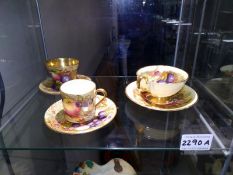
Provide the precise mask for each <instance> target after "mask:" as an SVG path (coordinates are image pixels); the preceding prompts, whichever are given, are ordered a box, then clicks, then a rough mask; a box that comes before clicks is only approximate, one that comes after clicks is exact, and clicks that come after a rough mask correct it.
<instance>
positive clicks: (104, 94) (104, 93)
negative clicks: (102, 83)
mask: <svg viewBox="0 0 233 175" xmlns="http://www.w3.org/2000/svg"><path fill="white" fill-rule="evenodd" d="M97 93H102V94H103V98H102V99H101V100H100V101H99V102H98V103H97V104H96V105H95V107H96V106H98V105H99V104H100V103H101V102H102V101H103V100H104V99H105V98H106V97H107V92H106V91H105V90H104V89H96V90H95V94H96V95H97Z"/></svg>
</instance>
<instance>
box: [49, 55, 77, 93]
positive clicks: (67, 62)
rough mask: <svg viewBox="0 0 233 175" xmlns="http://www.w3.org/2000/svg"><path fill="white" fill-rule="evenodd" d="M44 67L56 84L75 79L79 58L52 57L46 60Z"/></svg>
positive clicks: (58, 85) (59, 84)
mask: <svg viewBox="0 0 233 175" xmlns="http://www.w3.org/2000/svg"><path fill="white" fill-rule="evenodd" d="M45 64H46V68H47V70H48V72H49V73H50V74H51V77H52V79H53V81H54V83H55V85H56V86H57V90H59V87H60V86H61V84H62V83H64V82H67V81H69V80H73V79H76V77H77V70H78V66H79V60H78V59H76V58H54V59H50V60H48V61H46V63H45Z"/></svg>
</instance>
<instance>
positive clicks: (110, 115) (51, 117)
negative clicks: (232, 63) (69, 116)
mask: <svg viewBox="0 0 233 175" xmlns="http://www.w3.org/2000/svg"><path fill="white" fill-rule="evenodd" d="M101 98H102V96H100V95H97V102H98V101H99V99H101ZM116 113H117V108H116V105H115V103H114V102H113V101H112V100H110V99H109V98H105V99H104V100H103V101H102V102H101V103H100V104H99V105H98V106H97V107H96V112H95V115H96V117H95V119H93V120H91V121H90V122H89V123H86V124H78V123H71V122H68V121H67V120H66V119H65V117H64V111H63V104H62V100H59V101H57V102H55V103H54V104H52V105H51V106H50V107H49V108H48V109H47V111H46V112H45V116H44V121H45V124H46V125H47V126H48V127H49V128H50V129H52V130H54V131H56V132H58V133H64V134H83V133H88V132H92V131H95V130H97V129H99V128H102V127H103V126H105V125H107V124H108V123H110V122H111V121H112V120H113V119H114V117H115V115H116Z"/></svg>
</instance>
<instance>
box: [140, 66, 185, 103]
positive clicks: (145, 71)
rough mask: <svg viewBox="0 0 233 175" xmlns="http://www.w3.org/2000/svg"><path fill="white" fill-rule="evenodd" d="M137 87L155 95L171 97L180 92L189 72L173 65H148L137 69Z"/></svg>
mask: <svg viewBox="0 0 233 175" xmlns="http://www.w3.org/2000/svg"><path fill="white" fill-rule="evenodd" d="M136 74H137V88H138V89H139V90H141V91H145V92H149V93H151V95H152V96H154V97H161V98H162V97H169V96H172V95H174V94H176V93H177V92H179V91H180V90H181V89H182V88H183V87H184V85H185V83H186V81H187V80H188V74H187V73H186V72H185V71H183V70H181V69H179V68H176V67H172V66H164V65H158V66H146V67H143V68H141V69H139V70H138V71H137V73H136Z"/></svg>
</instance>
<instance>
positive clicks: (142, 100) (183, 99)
mask: <svg viewBox="0 0 233 175" xmlns="http://www.w3.org/2000/svg"><path fill="white" fill-rule="evenodd" d="M125 93H126V96H127V97H128V98H129V99H130V100H131V101H133V102H134V103H136V104H138V105H140V106H142V107H145V108H148V109H152V110H158V111H179V110H183V109H187V108H189V107H191V106H193V105H194V104H195V103H196V102H197V100H198V95H197V93H196V92H195V90H193V89H192V88H191V87H189V86H187V85H185V86H184V87H183V88H182V89H181V90H180V91H179V92H178V93H177V94H175V95H173V96H171V97H166V100H158V98H156V97H153V96H152V95H151V94H150V93H147V92H141V91H140V90H139V89H138V88H137V85H136V81H134V82H132V83H130V84H129V85H128V86H127V87H126V89H125Z"/></svg>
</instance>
